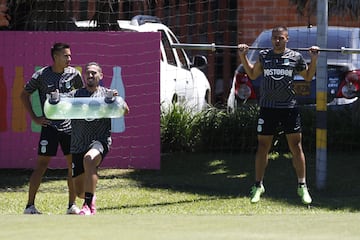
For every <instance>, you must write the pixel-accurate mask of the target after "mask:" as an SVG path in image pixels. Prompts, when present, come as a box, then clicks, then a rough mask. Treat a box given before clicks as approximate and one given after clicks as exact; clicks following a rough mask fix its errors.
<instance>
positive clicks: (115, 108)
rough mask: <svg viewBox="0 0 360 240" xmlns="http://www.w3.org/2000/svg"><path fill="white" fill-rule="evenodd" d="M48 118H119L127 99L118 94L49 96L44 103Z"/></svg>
mask: <svg viewBox="0 0 360 240" xmlns="http://www.w3.org/2000/svg"><path fill="white" fill-rule="evenodd" d="M44 113H45V116H46V117H47V118H48V119H53V120H60V119H94V118H95V119H96V118H119V117H122V116H123V115H124V113H125V101H124V100H123V99H122V98H121V97H118V96H116V97H115V96H113V97H111V98H106V97H73V98H72V97H62V96H60V97H58V98H56V97H55V98H53V97H48V98H47V99H46V101H45V104H44Z"/></svg>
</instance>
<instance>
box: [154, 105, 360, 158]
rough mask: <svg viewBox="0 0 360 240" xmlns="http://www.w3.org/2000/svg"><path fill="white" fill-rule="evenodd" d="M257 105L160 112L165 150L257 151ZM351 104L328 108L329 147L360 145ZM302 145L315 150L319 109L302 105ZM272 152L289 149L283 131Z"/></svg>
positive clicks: (344, 148)
mask: <svg viewBox="0 0 360 240" xmlns="http://www.w3.org/2000/svg"><path fill="white" fill-rule="evenodd" d="M258 110H259V108H258V107H257V106H253V105H244V106H242V108H241V109H239V110H237V111H235V112H234V113H228V112H227V111H226V110H224V109H217V108H214V107H211V108H208V109H206V110H204V111H202V112H199V113H195V114H194V113H191V112H190V111H188V110H186V109H184V108H183V107H180V106H178V105H175V106H173V107H172V108H171V109H170V110H169V111H167V112H163V113H162V115H161V147H162V152H163V153H165V152H244V153H245V152H254V151H255V150H256V147H257V136H256V134H257V133H256V124H257V118H258ZM353 112H354V111H353V109H352V107H351V106H349V107H345V108H341V109H333V108H330V109H328V111H327V129H328V130H327V133H328V137H327V148H328V149H329V151H332V152H333V151H353V150H356V149H359V148H360V141H358V140H357V138H358V136H360V126H359V125H360V123H358V122H356V121H354V120H353V115H354V113H353ZM301 117H302V128H303V148H304V150H305V151H306V152H315V151H316V124H317V122H316V110H315V109H314V108H311V109H309V108H301ZM272 151H275V152H283V151H288V147H287V142H286V138H285V136H284V134H282V135H276V136H274V146H273V149H272Z"/></svg>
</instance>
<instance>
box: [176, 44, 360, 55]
mask: <svg viewBox="0 0 360 240" xmlns="http://www.w3.org/2000/svg"><path fill="white" fill-rule="evenodd" d="M171 47H172V48H184V49H190V50H210V51H215V50H216V49H218V48H229V49H238V46H231V45H216V44H215V43H211V44H201V43H198V44H190V43H173V44H172V45H171ZM249 49H250V50H262V49H268V48H265V47H251V46H249ZM291 49H292V50H295V51H309V48H291ZM320 51H323V52H339V53H343V54H360V49H357V48H345V47H341V48H340V49H336V48H320Z"/></svg>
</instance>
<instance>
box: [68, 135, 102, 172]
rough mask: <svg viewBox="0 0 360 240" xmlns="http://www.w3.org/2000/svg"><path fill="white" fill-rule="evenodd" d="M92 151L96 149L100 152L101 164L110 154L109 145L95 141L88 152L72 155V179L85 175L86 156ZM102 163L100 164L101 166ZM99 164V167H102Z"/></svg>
mask: <svg viewBox="0 0 360 240" xmlns="http://www.w3.org/2000/svg"><path fill="white" fill-rule="evenodd" d="M90 149H96V150H98V151H99V152H100V155H101V162H102V161H103V160H104V158H105V156H106V154H107V153H108V152H109V148H108V145H107V144H106V143H103V142H100V141H94V142H92V143H91V144H90V146H89V148H88V150H87V151H86V152H82V153H73V154H72V177H77V176H79V175H81V174H83V173H84V162H83V161H84V156H85V154H86V153H87V152H88V151H89V150H90ZM101 162H100V164H101ZM100 164H99V165H100Z"/></svg>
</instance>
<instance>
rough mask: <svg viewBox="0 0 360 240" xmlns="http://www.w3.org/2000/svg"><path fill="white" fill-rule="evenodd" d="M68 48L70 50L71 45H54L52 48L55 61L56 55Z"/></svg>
mask: <svg viewBox="0 0 360 240" xmlns="http://www.w3.org/2000/svg"><path fill="white" fill-rule="evenodd" d="M68 48H70V45H69V44H67V43H61V42H57V43H54V45H53V46H52V47H51V58H52V59H53V60H54V54H55V53H58V52H61V51H62V50H64V49H68Z"/></svg>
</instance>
